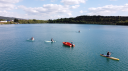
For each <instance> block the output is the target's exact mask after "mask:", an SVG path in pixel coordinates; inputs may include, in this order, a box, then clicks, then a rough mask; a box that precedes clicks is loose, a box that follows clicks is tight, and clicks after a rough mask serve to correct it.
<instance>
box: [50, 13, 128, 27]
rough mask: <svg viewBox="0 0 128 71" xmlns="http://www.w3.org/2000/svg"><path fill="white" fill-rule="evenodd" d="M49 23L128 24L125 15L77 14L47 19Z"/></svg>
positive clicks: (127, 18)
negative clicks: (70, 16)
mask: <svg viewBox="0 0 128 71" xmlns="http://www.w3.org/2000/svg"><path fill="white" fill-rule="evenodd" d="M48 22H49V23H77V24H78V23H79V24H108V25H110V24H112V25H128V17H127V16H88V15H83V16H78V17H75V18H61V19H55V20H51V19H49V20H48Z"/></svg>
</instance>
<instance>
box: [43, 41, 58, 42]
mask: <svg viewBox="0 0 128 71" xmlns="http://www.w3.org/2000/svg"><path fill="white" fill-rule="evenodd" d="M45 42H56V41H45Z"/></svg>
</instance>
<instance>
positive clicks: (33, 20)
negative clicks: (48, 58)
mask: <svg viewBox="0 0 128 71" xmlns="http://www.w3.org/2000/svg"><path fill="white" fill-rule="evenodd" d="M14 22H16V23H20V24H38V23H48V21H47V20H36V19H32V20H25V19H23V20H21V19H20V20H18V19H16V18H15V19H14Z"/></svg>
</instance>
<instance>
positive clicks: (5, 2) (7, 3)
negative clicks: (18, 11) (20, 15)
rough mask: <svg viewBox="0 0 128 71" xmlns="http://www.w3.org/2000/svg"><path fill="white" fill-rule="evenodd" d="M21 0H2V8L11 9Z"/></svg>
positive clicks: (0, 1) (0, 2)
mask: <svg viewBox="0 0 128 71" xmlns="http://www.w3.org/2000/svg"><path fill="white" fill-rule="evenodd" d="M19 1H20V0H0V10H11V9H14V7H15V3H18V2H19Z"/></svg>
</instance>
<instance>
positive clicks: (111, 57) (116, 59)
mask: <svg viewBox="0 0 128 71" xmlns="http://www.w3.org/2000/svg"><path fill="white" fill-rule="evenodd" d="M100 55H101V56H103V57H106V55H104V54H100ZM106 58H109V59H113V60H119V59H118V58H115V57H106Z"/></svg>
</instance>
